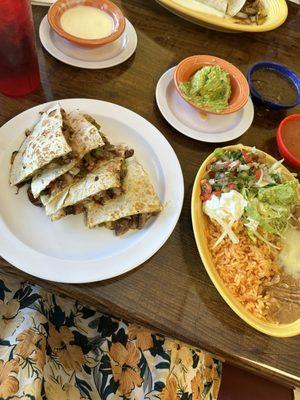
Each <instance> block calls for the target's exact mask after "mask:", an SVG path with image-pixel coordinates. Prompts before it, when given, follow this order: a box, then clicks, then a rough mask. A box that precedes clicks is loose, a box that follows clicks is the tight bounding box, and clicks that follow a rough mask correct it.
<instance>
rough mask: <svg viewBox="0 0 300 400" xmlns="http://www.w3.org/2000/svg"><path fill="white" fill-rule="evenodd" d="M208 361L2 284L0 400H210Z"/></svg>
mask: <svg viewBox="0 0 300 400" xmlns="http://www.w3.org/2000/svg"><path fill="white" fill-rule="evenodd" d="M221 367H222V366H221V362H220V361H218V360H216V359H213V358H212V356H211V355H210V354H208V353H205V352H203V351H201V350H198V349H195V348H192V347H190V346H187V345H185V344H182V343H179V342H177V341H174V340H171V339H168V338H166V337H163V336H161V335H157V334H155V333H153V332H150V331H149V330H148V329H146V328H144V327H141V326H138V325H136V324H127V323H125V322H123V321H120V320H117V319H114V318H113V317H110V316H108V315H104V314H101V313H99V312H96V311H94V310H92V309H90V308H88V307H85V306H84V305H82V304H79V303H78V302H75V301H73V300H71V299H66V298H62V297H60V296H59V295H54V294H50V293H49V292H46V291H45V290H44V289H42V288H41V287H39V286H36V285H31V284H28V283H24V282H21V281H19V280H17V279H16V278H12V277H11V276H8V275H4V274H2V275H1V276H0V399H5V400H17V399H22V400H45V399H47V400H82V399H89V400H98V399H99V400H100V399H101V400H119V399H122V400H127V399H128V400H129V399H130V400H142V399H148V400H156V399H160V400H215V399H217V396H218V391H219V386H220V380H221Z"/></svg>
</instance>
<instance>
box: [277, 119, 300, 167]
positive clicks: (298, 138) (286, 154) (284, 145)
mask: <svg viewBox="0 0 300 400" xmlns="http://www.w3.org/2000/svg"><path fill="white" fill-rule="evenodd" d="M296 121H297V122H296ZM295 123H296V126H295ZM287 128H289V130H288V129H287ZM285 135H286V137H285ZM287 135H289V140H288V142H287ZM276 140H277V145H278V150H279V153H280V154H281V156H282V157H283V158H284V160H285V161H286V162H287V163H288V164H290V165H292V166H293V167H295V168H300V157H299V158H298V157H297V156H296V154H295V149H296V147H295V146H298V149H299V146H300V114H292V115H289V116H288V117H286V118H284V119H283V120H282V121H281V123H280V125H279V127H278V129H277V135H276ZM288 143H289V145H288ZM291 147H292V148H293V153H292V152H291V150H290V148H291Z"/></svg>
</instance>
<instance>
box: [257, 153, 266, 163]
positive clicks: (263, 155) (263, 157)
mask: <svg viewBox="0 0 300 400" xmlns="http://www.w3.org/2000/svg"><path fill="white" fill-rule="evenodd" d="M265 161H266V156H265V154H262V153H260V154H259V156H258V162H259V163H260V164H264V163H265Z"/></svg>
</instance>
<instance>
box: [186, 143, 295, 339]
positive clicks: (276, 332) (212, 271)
mask: <svg viewBox="0 0 300 400" xmlns="http://www.w3.org/2000/svg"><path fill="white" fill-rule="evenodd" d="M224 148H225V149H230V150H238V149H242V148H243V149H245V150H250V149H251V147H248V146H243V145H234V146H227V147H224ZM265 154H266V153H265ZM266 156H267V158H266V161H267V162H268V161H269V162H271V163H274V162H276V161H277V160H275V159H274V158H273V157H271V156H270V155H269V154H266ZM212 157H213V154H210V155H209V156H208V157H207V158H206V160H205V161H204V162H203V164H202V165H201V167H200V169H199V171H198V173H197V175H196V178H195V181H194V186H193V193H192V202H191V208H192V210H191V213H192V223H193V230H194V236H195V240H196V243H197V247H198V251H199V253H200V256H201V259H202V262H203V264H204V267H205V269H206V271H207V273H208V275H209V277H210V279H211V280H212V282H213V284H214V285H215V287H216V289H217V290H218V292H219V293H220V295H221V296H222V297H223V299H224V300H225V301H226V303H227V304H228V305H229V306H230V307H231V309H232V310H233V311H234V312H235V313H236V314H237V315H238V316H239V317H240V318H242V319H243V320H244V321H245V322H246V323H247V324H248V325H250V326H252V327H253V328H255V329H256V330H258V331H260V332H263V333H265V334H267V335H270V336H276V337H291V336H296V335H299V334H300V319H297V320H296V321H294V322H292V323H289V324H276V323H271V322H268V321H263V320H261V319H259V318H258V317H256V316H254V315H253V314H252V313H250V312H249V311H247V310H246V309H245V307H244V305H243V304H242V303H240V302H239V301H238V300H237V298H235V297H234V295H233V294H232V293H231V292H230V291H229V289H228V288H227V287H226V286H225V284H224V283H223V281H222V279H221V277H220V276H219V274H218V272H217V269H216V267H215V265H214V262H213V258H212V255H211V253H210V250H209V248H208V240H207V234H206V232H207V227H208V221H209V218H208V217H207V216H206V215H205V214H204V213H203V211H202V200H201V199H200V181H201V180H202V179H203V178H204V175H205V173H206V166H207V165H208V164H209V163H210V162H211V159H212ZM282 168H283V169H284V170H285V172H286V173H287V174H288V175H290V176H291V179H292V178H293V175H292V174H291V173H290V172H289V171H288V170H287V168H285V167H284V166H282Z"/></svg>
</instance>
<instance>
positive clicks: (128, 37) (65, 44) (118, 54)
mask: <svg viewBox="0 0 300 400" xmlns="http://www.w3.org/2000/svg"><path fill="white" fill-rule="evenodd" d="M39 35H40V40H41V43H42V45H43V46H44V48H45V49H46V50H47V51H48V53H50V54H51V55H52V56H53V57H55V58H57V59H58V60H60V61H62V62H63V63H65V64H69V65H73V66H74V67H78V68H87V69H103V68H109V67H113V66H115V65H118V64H121V63H123V62H124V61H126V60H127V59H128V58H129V57H131V56H132V54H133V53H134V52H135V49H136V46H137V35H136V31H135V29H134V27H133V25H132V24H131V23H130V21H128V19H126V27H125V31H124V33H123V34H122V35H121V37H120V38H119V39H117V40H116V41H115V42H113V43H109V44H106V45H104V46H100V47H97V48H95V49H94V48H86V49H85V48H83V47H79V46H76V45H74V44H72V43H70V42H69V41H68V40H65V39H63V38H62V37H60V36H59V35H57V34H56V33H55V32H54V31H53V30H52V29H51V27H50V25H49V23H48V19H47V15H46V16H45V17H44V18H43V20H42V22H41V24H40V29H39Z"/></svg>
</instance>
